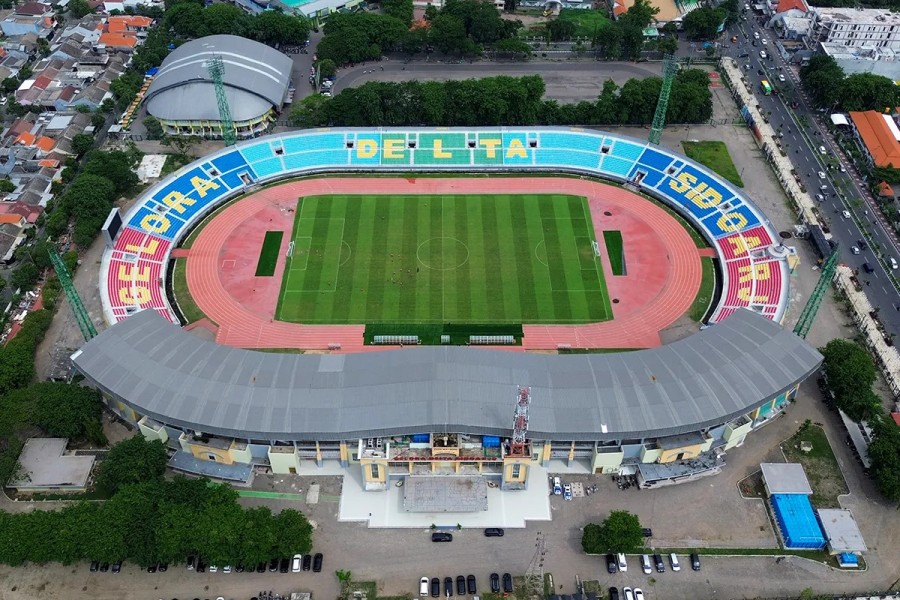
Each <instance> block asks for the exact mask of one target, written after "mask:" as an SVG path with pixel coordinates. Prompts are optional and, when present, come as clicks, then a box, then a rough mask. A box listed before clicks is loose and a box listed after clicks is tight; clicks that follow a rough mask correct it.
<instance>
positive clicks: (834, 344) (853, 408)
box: [819, 339, 880, 421]
mask: <svg viewBox="0 0 900 600" xmlns="http://www.w3.org/2000/svg"><path fill="white" fill-rule="evenodd" d="M819 352H821V353H822V355H823V356H824V357H825V360H824V361H823V367H824V371H825V377H826V379H827V380H828V387H829V388H830V389H831V391H832V392H833V393H834V403H835V406H837V407H838V408H839V409H841V410H843V411H844V412H845V413H847V416H849V417H850V418H851V419H853V420H854V421H861V420H864V419H868V418H869V417H872V416H874V415H876V414H877V413H878V412H879V410H880V403H879V401H878V398H877V396H875V394H874V393H873V392H872V385H873V384H874V383H875V379H876V376H877V371H876V370H875V363H874V362H873V361H872V357H871V356H870V355H869V353H868V352H866V350H865V349H864V348H863V347H862V346H860V345H858V344H856V343H854V342H851V341H849V340H844V339H834V340H831V341H830V342H828V343H827V344H826V345H825V347H824V348H819Z"/></svg>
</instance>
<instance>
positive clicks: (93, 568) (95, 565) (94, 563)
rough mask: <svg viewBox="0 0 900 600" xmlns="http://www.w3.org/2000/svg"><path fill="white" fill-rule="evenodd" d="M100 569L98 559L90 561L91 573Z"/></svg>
mask: <svg viewBox="0 0 900 600" xmlns="http://www.w3.org/2000/svg"><path fill="white" fill-rule="evenodd" d="M99 569H100V561H97V560H92V561H91V573H96V572H97V571H98V570H99Z"/></svg>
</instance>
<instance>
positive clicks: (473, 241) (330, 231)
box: [276, 195, 612, 325]
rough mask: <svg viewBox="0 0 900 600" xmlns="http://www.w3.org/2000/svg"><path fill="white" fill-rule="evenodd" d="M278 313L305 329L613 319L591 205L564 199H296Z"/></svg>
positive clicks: (578, 199)
mask: <svg viewBox="0 0 900 600" xmlns="http://www.w3.org/2000/svg"><path fill="white" fill-rule="evenodd" d="M292 239H293V240H294V251H293V254H292V256H291V258H290V259H289V260H288V264H287V268H286V269H285V275H284V279H283V281H282V287H281V296H280V298H279V303H278V308H277V311H276V315H277V318H278V319H280V320H283V321H292V322H301V323H367V324H368V323H398V322H399V323H452V324H454V325H456V324H463V323H494V324H501V323H587V322H596V321H604V320H607V319H609V318H611V315H612V310H611V305H610V301H609V294H608V293H607V291H606V285H605V283H604V280H603V272H602V269H601V268H600V261H599V259H598V258H597V257H596V254H595V253H594V249H593V244H596V239H595V236H594V228H593V225H592V223H591V218H590V213H589V212H588V210H587V202H586V201H585V199H584V198H580V197H576V196H566V195H458V196H457V195H444V196H352V195H331V196H312V197H307V198H303V200H302V202H301V203H300V205H299V209H298V211H297V218H296V221H295V223H294V231H293V236H292Z"/></svg>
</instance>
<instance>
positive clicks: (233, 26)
mask: <svg viewBox="0 0 900 600" xmlns="http://www.w3.org/2000/svg"><path fill="white" fill-rule="evenodd" d="M203 22H204V24H205V25H206V31H208V32H209V35H222V34H231V35H244V33H246V31H247V29H248V28H249V25H250V23H249V17H248V16H247V13H245V12H244V11H243V9H241V8H240V7H239V6H236V5H234V4H225V3H216V4H211V5H209V6H207V7H206V8H204V9H203Z"/></svg>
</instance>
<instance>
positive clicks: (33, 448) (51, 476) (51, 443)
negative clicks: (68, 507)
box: [9, 438, 94, 490]
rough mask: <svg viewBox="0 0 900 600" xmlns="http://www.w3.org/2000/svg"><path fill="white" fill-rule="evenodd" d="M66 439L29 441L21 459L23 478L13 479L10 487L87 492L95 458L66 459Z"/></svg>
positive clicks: (20, 456)
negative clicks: (79, 489)
mask: <svg viewBox="0 0 900 600" xmlns="http://www.w3.org/2000/svg"><path fill="white" fill-rule="evenodd" d="M66 444H68V440H67V439H66V438H30V439H29V440H28V441H26V442H25V447H24V448H23V449H22V453H21V454H20V455H19V464H20V465H22V470H21V472H22V475H23V476H22V477H21V478H19V479H10V481H9V486H10V487H14V488H16V489H19V490H28V489H32V488H41V489H46V488H59V489H72V488H84V487H85V486H86V485H87V480H88V476H89V475H90V474H91V468H92V467H93V466H94V457H93V456H71V455H70V456H64V455H63V453H64V452H65V451H66Z"/></svg>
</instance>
